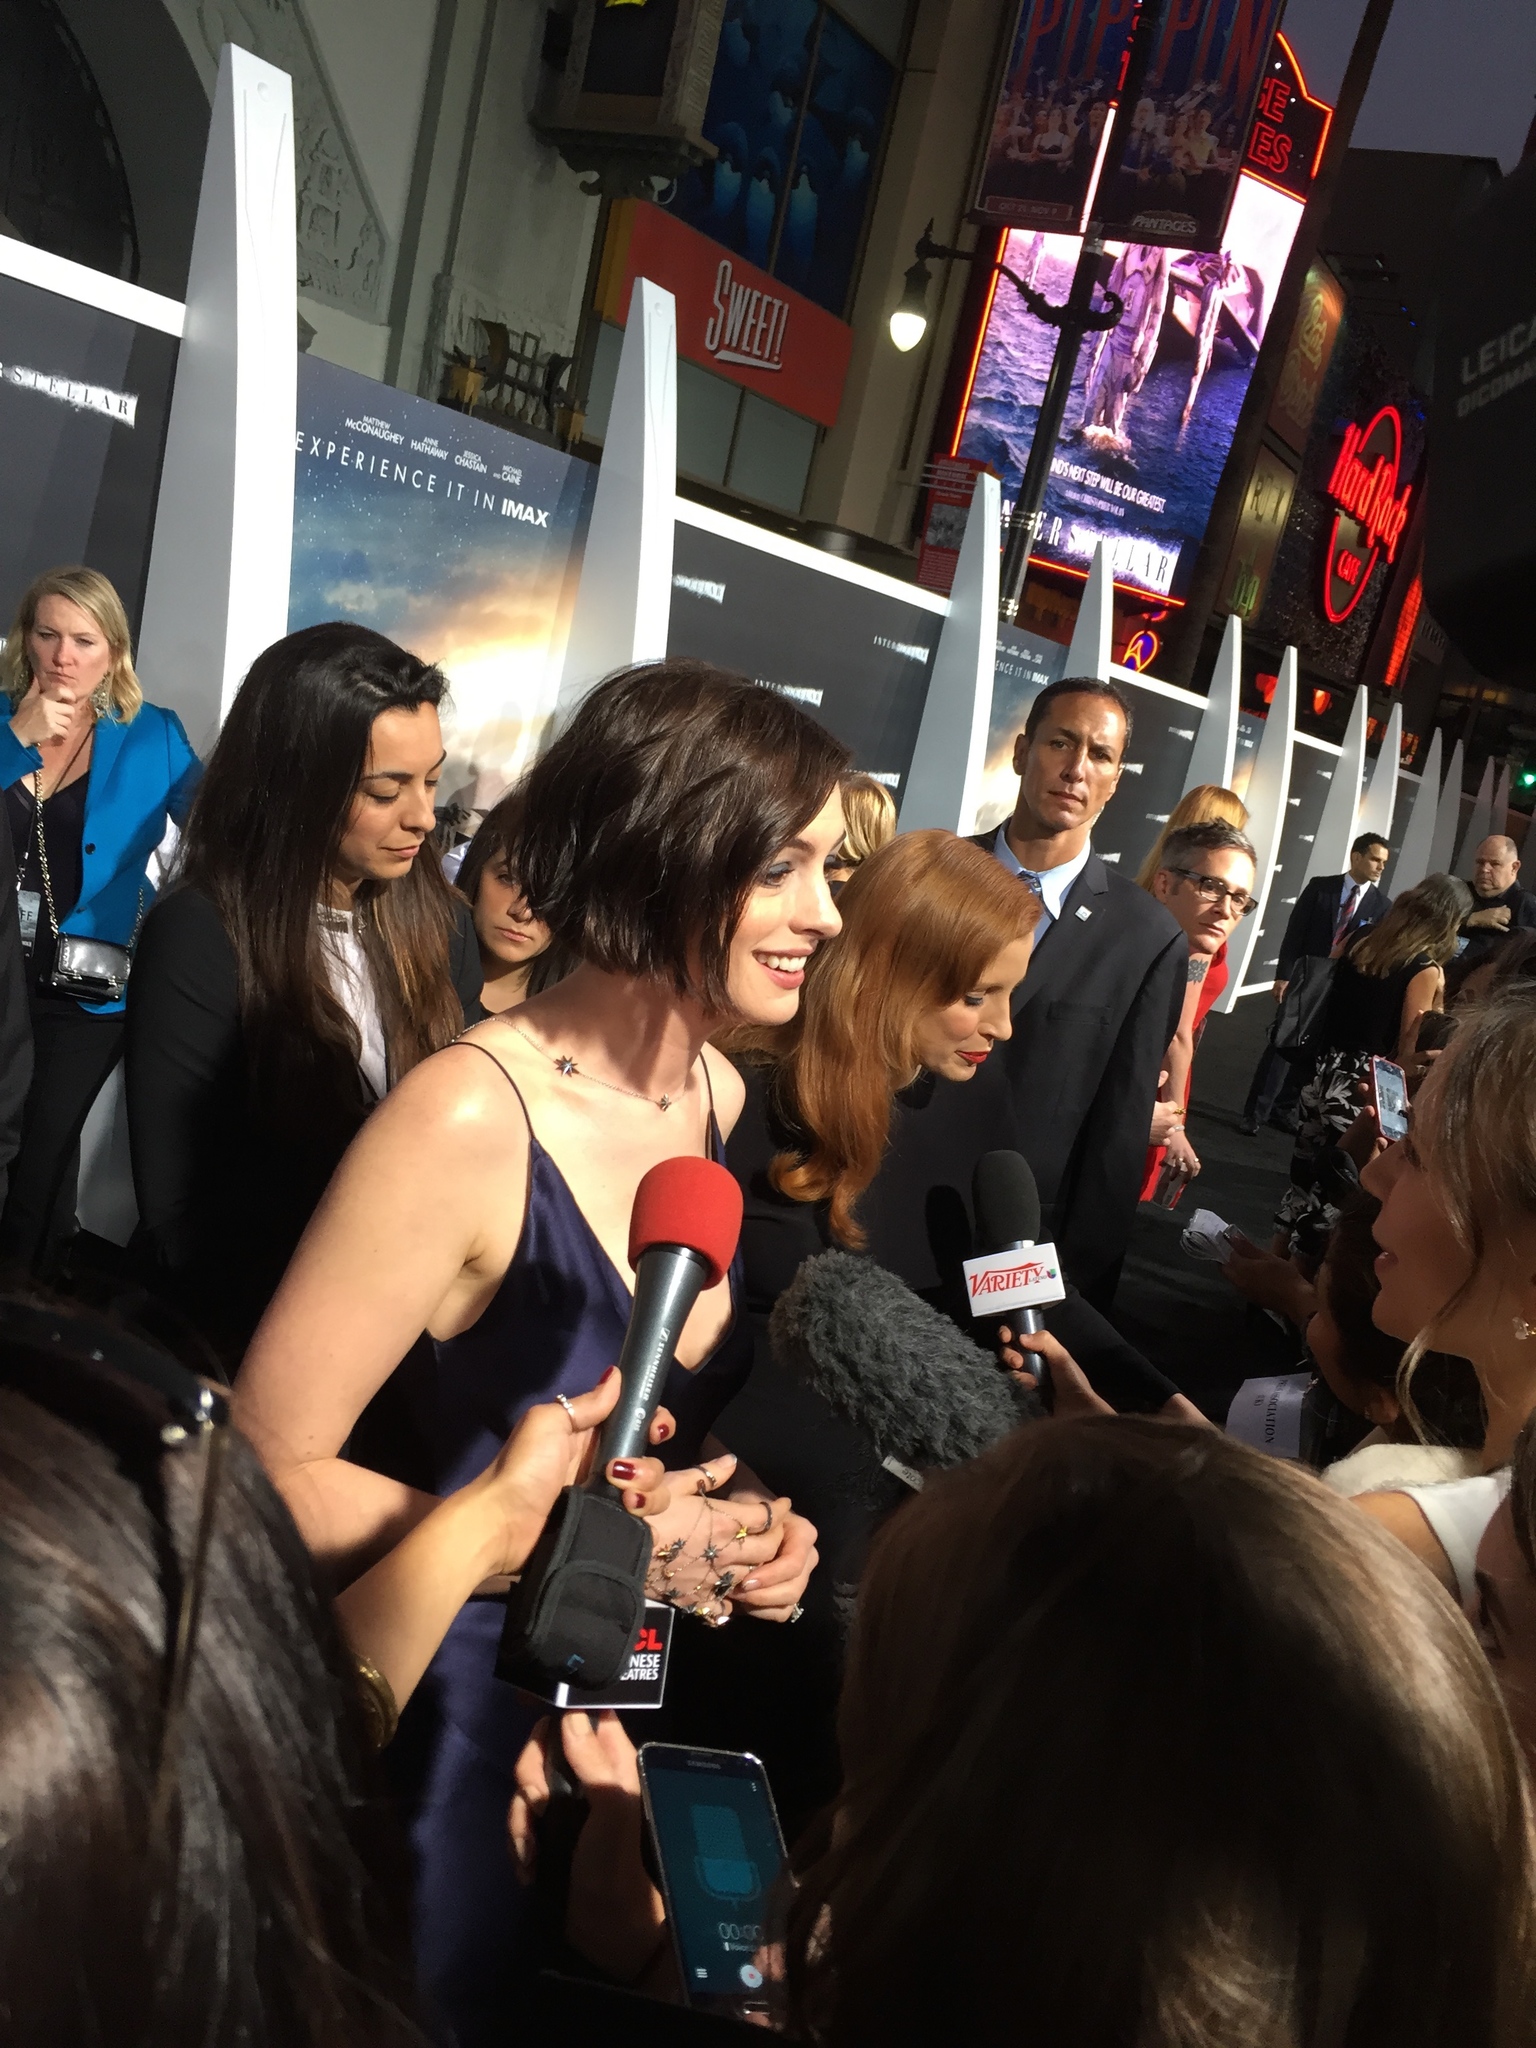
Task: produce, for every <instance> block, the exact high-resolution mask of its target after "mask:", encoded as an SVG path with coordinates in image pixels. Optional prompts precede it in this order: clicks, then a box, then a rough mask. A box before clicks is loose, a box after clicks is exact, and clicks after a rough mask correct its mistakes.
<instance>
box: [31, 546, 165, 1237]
mask: <svg viewBox="0 0 1536 2048" xmlns="http://www.w3.org/2000/svg"><path fill="white" fill-rule="evenodd" d="M0 680H3V683H4V688H5V691H6V694H7V696H8V697H9V699H10V703H11V717H10V721H9V723H4V722H0V790H3V792H4V798H5V812H6V822H7V823H8V825H9V827H10V833H11V844H12V848H13V850H14V852H15V856H16V876H17V883H16V886H17V899H16V900H17V909H18V911H19V913H20V919H21V931H22V942H23V945H24V947H25V949H26V953H27V984H28V1000H29V1007H30V1010H31V1022H32V1043H33V1056H34V1057H33V1073H32V1086H31V1090H30V1092H29V1094H28V1096H27V1106H26V1111H25V1114H24V1116H23V1119H22V1131H21V1149H20V1151H19V1153H18V1154H17V1157H16V1161H15V1164H14V1165H13V1166H12V1168H11V1177H10V1191H9V1194H8V1197H7V1199H6V1204H5V1210H4V1214H3V1216H0V1254H4V1255H6V1256H9V1257H12V1258H20V1259H24V1260H26V1261H27V1262H28V1263H29V1264H33V1265H36V1264H38V1263H40V1262H41V1261H42V1259H43V1257H44V1255H45V1254H46V1253H48V1252H50V1251H51V1250H53V1249H54V1248H56V1246H57V1245H58V1243H59V1241H60V1240H61V1239H63V1238H67V1237H69V1236H71V1235H73V1233H74V1229H75V1194H76V1178H77V1174H78V1159H79V1152H78V1148H79V1141H80V1131H81V1127H82V1126H83V1124H84V1123H85V1119H86V1115H87V1113H88V1112H89V1110H90V1107H91V1104H92V1103H93V1102H94V1101H95V1099H96V1097H97V1095H98V1094H99V1093H100V1090H101V1087H102V1084H103V1083H104V1082H105V1080H106V1078H107V1076H108V1075H109V1074H110V1073H111V1071H112V1069H113V1067H114V1066H115V1065H116V1064H117V1061H118V1058H119V1056H120V1054H121V1052H122V1042H123V1009H124V1002H123V998H122V996H121V995H118V996H117V998H116V999H115V1000H112V999H107V1000H100V999H85V998H84V997H83V995H82V984H81V982H80V980H79V978H78V976H77V975H71V973H70V972H69V971H68V970H69V966H70V963H69V960H68V958H67V955H68V953H69V949H68V948H67V947H66V948H65V949H64V952H63V955H61V951H60V945H59V940H60V937H61V935H62V936H64V937H66V938H67V937H69V936H71V935H75V936H78V937H81V938H85V939H95V940H103V941H106V942H107V943H108V944H109V945H110V946H113V947H119V948H122V949H123V954H122V955H120V956H116V957H117V959H118V962H119V964H121V965H126V956H127V955H131V952H132V948H133V946H134V943H135V941H136V939H137V937H138V932H139V927H140V925H141V924H142V923H143V920H144V916H145V913H146V912H147V911H148V909H149V906H150V904H151V903H152V902H153V901H154V897H155V891H154V887H153V884H152V883H151V882H150V880H149V877H148V874H147V872H146V870H147V868H148V865H149V860H150V856H151V855H152V854H153V852H154V850H155V848H156V847H157V846H158V845H159V844H160V842H161V840H162V839H163V838H164V836H165V831H166V826H167V823H168V822H170V821H174V822H175V823H176V824H178V825H179V824H180V823H181V820H182V819H183V818H184V817H185V816H186V812H187V807H188V805H189V804H190V803H191V801H192V792H193V791H194V789H195V788H196V787H197V781H198V777H199V775H200V774H201V772H202V770H201V764H200V763H199V761H198V758H197V756H196V755H195V754H194V753H193V751H192V748H191V745H190V743H189V741H188V739H187V735H186V733H185V732H184V731H183V729H182V724H181V720H180V719H179V718H178V717H177V716H176V714H175V712H174V711H165V710H162V709H161V708H160V706H159V705H156V704H146V703H145V701H144V692H143V691H142V689H141V688H140V687H139V679H138V677H137V676H136V675H135V674H134V672H133V651H132V646H131V643H130V636H129V631H128V619H127V615H126V613H125V612H124V610H123V604H122V599H121V598H120V597H119V596H118V594H117V592H116V591H115V590H114V589H113V587H112V585H111V584H110V583H109V582H108V580H107V578H106V577H105V576H102V575H99V574H98V573H97V571H96V570H94V569H79V568H74V569H51V570H49V571H48V573H47V574H46V575H43V576H39V577H38V578H37V580H36V582H34V583H33V585H32V586H31V588H30V589H29V590H28V591H27V593H26V595H25V596H24V597H23V598H22V600H21V605H20V607H19V609H18V611H17V613H16V620H15V623H14V625H13V626H12V627H11V631H10V636H9V638H8V639H7V641H6V643H5V652H4V656H3V677H0ZM108 958H109V960H110V959H112V958H113V956H111V955H109V956H108ZM98 993H99V992H93V995H95V994H98Z"/></svg>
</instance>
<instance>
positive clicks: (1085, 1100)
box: [976, 832, 1189, 1307]
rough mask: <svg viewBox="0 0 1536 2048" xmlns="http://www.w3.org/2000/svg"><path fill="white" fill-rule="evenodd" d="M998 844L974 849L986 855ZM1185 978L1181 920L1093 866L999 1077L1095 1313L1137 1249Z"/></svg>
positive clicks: (1075, 895)
mask: <svg viewBox="0 0 1536 2048" xmlns="http://www.w3.org/2000/svg"><path fill="white" fill-rule="evenodd" d="M995 836H996V835H995V834H994V833H991V832H985V833H981V834H979V835H978V836H977V839H976V844H977V845H978V846H982V847H985V848H986V849H987V851H988V852H989V853H990V852H991V850H992V843H993V840H994V838H995ZM1019 886H1020V888H1022V887H1023V886H1024V884H1023V883H1022V882H1021V883H1020V884H1019ZM1188 968H1189V942H1188V940H1187V939H1186V938H1185V936H1184V934H1183V932H1182V931H1181V930H1180V928H1179V925H1178V923H1177V921H1176V920H1175V918H1174V916H1173V914H1172V912H1171V911H1169V910H1167V909H1165V908H1164V906H1163V905H1162V904H1161V903H1159V902H1158V901H1157V900H1156V898H1155V897H1152V896H1149V895H1148V894H1147V892H1146V890H1145V889H1139V888H1137V886H1136V884H1135V883H1134V882H1132V881H1130V880H1129V879H1128V878H1127V877H1126V876H1124V875H1122V874H1121V873H1119V871H1118V870H1117V869H1115V868H1112V867H1108V866H1106V864H1105V863H1104V862H1103V861H1102V860H1100V859H1099V857H1098V855H1097V854H1096V853H1090V854H1089V856H1088V864H1087V866H1086V867H1085V868H1084V869H1083V871H1082V873H1081V874H1080V875H1079V876H1078V878H1077V880H1076V881H1075V882H1074V883H1073V884H1072V887H1071V888H1070V889H1069V890H1068V892H1067V896H1066V900H1065V902H1064V903H1063V904H1062V906H1061V916H1060V917H1059V918H1057V919H1056V921H1055V923H1054V924H1052V925H1051V926H1049V927H1048V929H1047V930H1046V932H1045V935H1044V937H1043V938H1042V939H1040V941H1039V942H1038V944H1037V946H1036V948H1035V951H1034V954H1033V955H1032V957H1031V959H1030V963H1029V972H1028V973H1027V974H1026V975H1025V977H1024V979H1023V981H1021V982H1020V984H1019V986H1018V988H1017V989H1016V990H1015V992H1014V998H1013V1036H1012V1038H1011V1039H1010V1040H1009V1041H1008V1044H1007V1045H1006V1046H1005V1047H1004V1048H1003V1069H1004V1072H1005V1073H1006V1074H1007V1075H1008V1078H1009V1082H1010V1084H1011V1087H1012V1091H1013V1100H1014V1107H1015V1110H1016V1112H1017V1115H1018V1121H1019V1126H1020V1128H1021V1130H1022V1132H1023V1149H1024V1156H1025V1158H1026V1159H1028V1161H1029V1163H1030V1166H1031V1167H1032V1168H1033V1169H1034V1175H1035V1179H1036V1180H1037V1181H1038V1182H1039V1185H1040V1200H1041V1204H1042V1207H1043V1208H1044V1210H1045V1213H1046V1216H1047V1217H1048V1219H1049V1223H1050V1230H1051V1235H1052V1236H1053V1238H1054V1239H1055V1242H1056V1246H1057V1249H1058V1250H1059V1251H1060V1253H1061V1259H1062V1264H1063V1266H1064V1268H1065V1269H1066V1271H1067V1272H1069V1273H1070V1274H1071V1275H1072V1277H1073V1279H1074V1280H1075V1281H1076V1283H1077V1285H1078V1287H1079V1288H1081V1290H1082V1292H1083V1293H1084V1294H1085V1295H1086V1296H1087V1298H1088V1299H1089V1301H1091V1302H1094V1303H1095V1305H1096V1306H1098V1307H1103V1306H1104V1304H1105V1302H1106V1301H1107V1300H1108V1299H1109V1297H1110V1296H1111V1295H1112V1294H1113V1292H1114V1287H1115V1281H1116V1279H1117V1278H1118V1277H1119V1271H1120V1262H1121V1260H1122V1259H1123V1258H1124V1256H1125V1248H1126V1244H1127V1242H1128V1241H1129V1238H1130V1234H1131V1222H1132V1219H1133V1218H1134V1216H1135V1214H1136V1201H1137V1196H1138V1194H1139V1193H1140V1189H1141V1181H1142V1175H1143V1173H1144V1172H1145V1170H1146V1157H1147V1143H1148V1133H1149V1131H1150V1129H1151V1124H1152V1105H1153V1103H1154V1102H1155V1101H1156V1099H1157V1077H1158V1074H1159V1072H1160V1071H1161V1069H1162V1066H1163V1063H1164V1055H1165V1054H1166V1052H1167V1050H1168V1046H1169V1044H1170V1042H1171V1040H1172V1038H1173V1034H1174V1032H1175V1031H1176V1030H1177V1029H1178V1023H1179V1013H1180V1011H1181V1010H1182V1008H1183V1006H1184V990H1185V986H1186V983H1187V980H1188Z"/></svg>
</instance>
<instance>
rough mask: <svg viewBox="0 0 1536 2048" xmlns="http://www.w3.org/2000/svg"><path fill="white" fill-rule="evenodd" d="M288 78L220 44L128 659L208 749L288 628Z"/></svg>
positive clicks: (292, 323)
mask: <svg viewBox="0 0 1536 2048" xmlns="http://www.w3.org/2000/svg"><path fill="white" fill-rule="evenodd" d="M293 216H294V176H293V89H292V81H291V80H290V79H289V76H288V74H287V72H286V71H279V70H277V69H276V67H275V66H273V65H271V64H265V63H263V62H262V60H261V58H259V57H253V56H252V55H251V54H250V52H249V51H247V50H237V49H235V48H234V47H233V45H231V44H229V43H226V44H225V45H224V48H223V50H222V52H221V53H220V56H219V77H218V84H217V86H216V87H215V89H214V96H213V117H212V120H211V122H210V124H209V129H208V149H207V154H206V156H205V158H204V160H203V182H202V188H201V193H200V196H199V198H198V202H197V224H196V226H195V227H194V229H193V232H192V258H191V267H190V270H189V272H188V276H187V307H186V322H185V325H184V327H183V330H182V342H181V352H180V354H179V356H178V357H177V361H176V383H175V387H174V390H173V393H172V397H171V410H170V418H169V420H168V422H167V426H166V435H165V458H164V461H163V463H162V465H161V471H160V494H159V499H158V501H157V505H156V510H155V533H154V541H153V544H152V547H151V550H150V557H149V575H148V578H147V581H146V584H145V589H144V610H143V616H142V621H141V624H140V628H139V648H138V665H139V668H140V669H141V670H142V672H143V674H144V675H145V676H146V677H147V678H149V680H150V688H151V690H152V692H153V695H154V698H155V702H156V703H157V704H165V705H168V706H169V707H170V709H171V710H173V711H176V712H179V713H180V715H181V719H182V723H183V724H184V725H185V726H186V728H187V735H188V737H189V738H190V740H191V741H192V744H193V746H194V747H196V748H197V749H198V750H199V752H201V753H206V752H207V750H208V748H209V747H210V746H211V745H212V743H213V740H214V737H215V735H216V734H217V732H218V729H219V724H220V721H221V720H222V718H223V716H224V713H225V711H226V710H227V709H228V708H229V703H230V700H231V698H232V697H233V696H234V694H235V691H236V690H237V689H238V688H239V687H240V683H241V680H242V678H243V677H244V675H245V672H246V670H247V668H249V667H250V665H251V662H252V661H253V660H254V659H255V657H256V656H257V655H258V654H259V653H260V652H261V650H262V648H263V647H266V646H267V645H269V644H270V642H272V641H273V640H280V639H281V638H282V636H283V635H284V634H285V633H286V632H287V631H288V580H289V573H290V568H291V564H292V559H293V467H294V436H295V432H296V428H295V415H296V410H297V402H298V352H297V349H296V347H295V342H294V337H295V335H296V334H297V332H298V326H297V322H298V288H297V284H296V282H295V273H294V264H293Z"/></svg>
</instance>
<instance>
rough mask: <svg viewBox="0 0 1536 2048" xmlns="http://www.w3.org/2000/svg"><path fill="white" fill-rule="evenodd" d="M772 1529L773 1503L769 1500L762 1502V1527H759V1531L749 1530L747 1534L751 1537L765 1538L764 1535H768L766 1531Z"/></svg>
mask: <svg viewBox="0 0 1536 2048" xmlns="http://www.w3.org/2000/svg"><path fill="white" fill-rule="evenodd" d="M772 1527H773V1502H772V1501H771V1500H765V1501H764V1502H763V1526H762V1527H761V1529H753V1530H751V1531H750V1532H749V1533H750V1534H752V1535H753V1536H766V1535H767V1534H768V1531H769V1530H770V1529H771V1528H772Z"/></svg>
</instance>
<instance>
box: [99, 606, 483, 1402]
mask: <svg viewBox="0 0 1536 2048" xmlns="http://www.w3.org/2000/svg"><path fill="white" fill-rule="evenodd" d="M445 688H446V685H445V683H444V679H443V676H442V674H441V672H440V671H439V670H438V669H435V668H432V667H429V666H428V664H427V663H426V662H423V661H420V660H418V659H417V657H416V656H415V655H413V654H408V653H406V651H405V650H404V649H403V648H400V647H397V646H395V644H394V643H393V642H392V641H390V640H386V639H384V638H383V637H382V635H380V634H378V633H372V632H369V631H368V630H367V628H365V627H362V626H353V625H345V624H334V625H325V626H310V627H308V628H306V629H305V630H304V631H303V632H300V633H291V634H289V636H288V637H287V639H286V640H279V641H277V642H276V643H275V645H273V646H271V647H269V648H267V649H266V651H265V652H264V653H262V654H260V655H258V657H257V658H256V660H255V661H254V662H253V663H252V664H251V670H250V673H249V675H248V676H247V677H246V679H245V681H244V683H243V684H242V685H241V687H240V690H239V692H238V694H237V695H236V697H235V701H234V703H233V704H232V705H231V706H230V712H229V716H228V718H227V719H226V720H225V723H224V728H223V730H222V732H221V733H220V735H219V740H218V744H217V745H216V747H215V748H214V750H213V754H212V756H211V758H210V760H209V762H208V768H207V772H206V775H205V777H204V780H203V784H202V787H201V789H200V790H199V792H198V798H197V801H196V802H195V803H194V805H193V808H192V813H191V815H190V817H189V818H188V820H187V827H186V834H185V837H184V839H183V842H182V849H181V860H180V866H179V869H178V874H177V880H176V886H175V887H174V888H173V889H172V890H171V891H170V893H169V894H168V895H167V896H166V898H165V899H164V901H163V902H161V903H160V904H158V905H157V906H156V908H155V911H154V914H153V915H152V916H151V917H149V918H148V919H147V920H146V922H145V927H144V934H143V937H142V939H141V941H140V946H139V959H138V962H137V965H136V967H135V971H134V976H133V981H132V984H131V1002H130V1006H129V1017H128V1124H129V1135H130V1141H131V1145H132V1152H133V1176H134V1186H135V1190H136V1192H137V1195H138V1203H139V1223H140V1229H139V1240H138V1242H139V1247H140V1249H141V1251H142V1253H143V1255H144V1259H145V1263H146V1266H147V1268H148V1270H149V1272H150V1275H151V1277H152V1278H153V1280H154V1281H155V1282H156V1283H157V1284H159V1285H160V1286H161V1287H162V1288H163V1289H165V1290H166V1291H167V1292H169V1293H170V1294H171V1295H172V1296H173V1297H175V1298H177V1299H178V1300H179V1302H180V1305H181V1306H182V1307H183V1308H184V1309H185V1310H186V1311H187V1313H188V1314H190V1315H191V1316H192V1318H193V1320H194V1321H195V1322H197V1323H198V1324H199V1325H200V1326H201V1327H202V1328H203V1330H204V1332H205V1334H206V1335H208V1337H209V1338H210V1340H211V1341H213V1342H215V1343H216V1344H217V1346H218V1348H219V1349H220V1350H221V1351H222V1352H223V1353H224V1354H225V1356H226V1358H227V1360H228V1362H229V1363H231V1364H235V1363H238V1361H239V1357H240V1354H241V1352H242V1351H243V1349H244V1346H245V1343H246V1341H247V1340H248V1338H249V1336H250V1333H251V1331H252V1330H253V1329H254V1328H255V1326H256V1323H257V1322H258V1320H259V1319H260V1316H261V1312H262V1310H263V1309H264V1308H265V1306H266V1304H267V1301H268V1299H269V1298H270V1296H271V1293H272V1290H273V1289H274V1288H275V1286H276V1285H277V1282H278V1279H279V1278H280V1276H281V1274H282V1271H283V1268H284V1266H285V1265H286V1264H287V1263H288V1260H289V1258H290V1257H291V1256H292V1253H293V1248H294V1246H295V1245H296V1244H297V1243H298V1241H299V1238H300V1236H301V1235H302V1233H303V1230H304V1226H305V1224H306V1223H307V1222H308V1220H309V1217H310V1215H311V1213H312V1211H313V1209H314V1206H315V1204H316V1202H317V1201H318V1200H319V1198H320V1195H321V1192H322V1190H323V1189H324V1187H325V1184H326V1182H327V1180H329V1178H330V1176H331V1174H332V1172H333V1171H334V1169H335V1166H336V1162H337V1161H338V1160H339V1159H340V1157H341V1155H342V1153H343V1152H344V1151H345V1150H346V1148H347V1145H348V1144H349V1143H350V1141H351V1139H352V1138H353V1137H354V1135H355V1134H356V1132H357V1131H358V1130H359V1128H360V1127H361V1125H362V1123H363V1121H364V1119H365V1118H366V1116H367V1115H368V1113H369V1111H370V1109H371V1108H372V1107H373V1105H374V1104H375V1103H376V1102H377V1101H378V1100H379V1099H380V1097H381V1096H383V1095H384V1094H385V1093H386V1092H387V1090H388V1089H389V1088H390V1086H391V1085H392V1084H393V1083H394V1082H395V1081H397V1080H399V1078H400V1077H401V1075H403V1074H405V1073H407V1072H408V1071H409V1070H410V1069H411V1068H412V1067H414V1066H415V1065H417V1064H418V1062H420V1061H421V1060H423V1059H425V1058H426V1057H427V1055H428V1054H429V1053H432V1052H435V1051H436V1050H437V1049H438V1048H439V1047H440V1046H444V1045H447V1044H449V1043H450V1042H451V1041H452V1040H453V1039H454V1038H455V1037H457V1035H458V1034H459V1032H460V1031H461V1030H462V1029H463V1027H464V1021H465V1014H466V1009H467V1007H468V1006H470V1005H472V1004H473V1003H474V1001H475V998H476V996H477V995H478V992H479V987H480V969H479V959H478V955H477V951H476V947H475V944H474V938H473V932H472V929H471V925H470V918H469V913H468V911H467V910H466V909H465V907H464V906H463V904H462V903H460V902H459V901H458V899H456V898H455V896H454V894H453V892H452V890H451V889H450V888H449V886H448V884H447V882H446V881H445V880H444V879H443V875H442V870H441V867H440V865H439V863H438V861H437V859H436V858H435V855H434V852H433V849H432V845H431V834H432V831H433V827H434V824H435V815H434V811H433V804H432V798H433V791H434V790H435V789H436V787H437V780H438V776H439V774H440V772H441V766H442V758H443V743H442V734H441V730H440V728H439V725H438V715H437V714H438V706H439V704H440V703H441V702H442V699H443V694H444V690H445Z"/></svg>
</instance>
